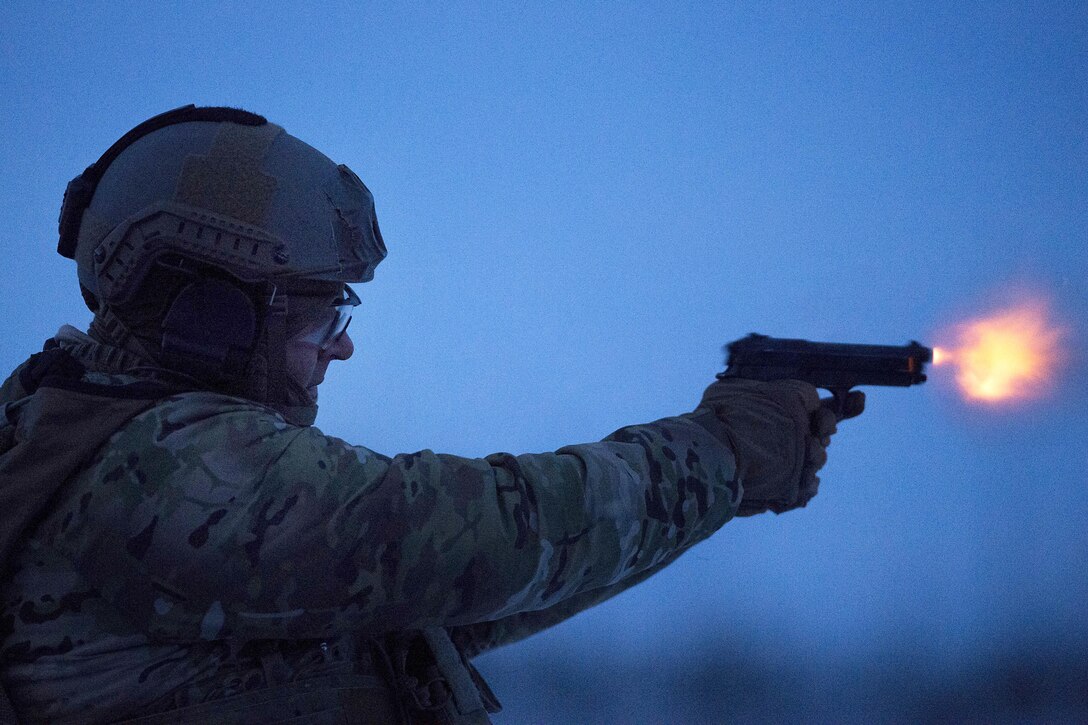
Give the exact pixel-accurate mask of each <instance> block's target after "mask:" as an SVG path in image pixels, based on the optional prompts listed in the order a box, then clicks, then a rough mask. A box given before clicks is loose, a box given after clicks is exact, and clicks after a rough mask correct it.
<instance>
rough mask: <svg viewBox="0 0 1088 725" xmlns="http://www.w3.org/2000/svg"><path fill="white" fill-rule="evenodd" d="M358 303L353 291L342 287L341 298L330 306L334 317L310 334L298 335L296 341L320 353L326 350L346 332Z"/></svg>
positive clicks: (357, 297) (345, 286)
mask: <svg viewBox="0 0 1088 725" xmlns="http://www.w3.org/2000/svg"><path fill="white" fill-rule="evenodd" d="M359 302H360V300H359V295H357V294H355V290H353V289H352V288H351V287H348V286H347V285H344V293H343V297H341V298H340V299H338V300H337V301H336V302H334V303H333V305H332V306H333V309H334V310H335V311H336V314H335V316H332V318H331V319H330V320H329V322H328V323H327V324H325V325H321V326H319V327H317V328H316V329H314V330H313V331H312V332H309V333H306V334H304V335H300V336H299V337H297V338H296V339H297V340H301V341H302V342H309V343H312V344H314V345H317V347H318V348H319V349H320V350H321V351H322V352H324V351H326V350H328V349H329V348H330V347H332V346H333V345H335V344H336V341H337V340H339V339H340V336H341V335H343V334H344V332H346V331H347V329H348V323H350V322H351V313H352V310H354V309H355V308H356V307H358V305H359Z"/></svg>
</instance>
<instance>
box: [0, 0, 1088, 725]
mask: <svg viewBox="0 0 1088 725" xmlns="http://www.w3.org/2000/svg"><path fill="white" fill-rule="evenodd" d="M329 5H331V7H326V6H325V5H322V6H320V7H319V6H316V5H303V4H291V3H266V4H264V5H263V6H260V7H259V6H257V4H249V3H185V4H181V3H177V4H167V3H160V4H154V5H151V4H141V3H97V4H95V3H91V4H76V3H67V4H60V3H57V4H42V3H30V2H15V3H5V4H4V5H3V7H2V8H0V109H2V113H0V136H2V137H3V138H4V139H5V143H4V144H0V163H2V168H3V169H4V173H3V174H2V175H0V198H3V199H5V200H6V203H5V204H4V205H3V206H2V207H0V219H2V225H0V254H2V258H3V260H4V263H3V264H2V265H0V311H2V312H3V315H2V317H0V329H2V331H3V333H2V334H3V337H2V339H3V341H4V342H3V344H2V345H0V367H3V368H4V369H5V370H9V369H11V368H13V367H14V366H15V365H16V364H18V363H19V362H21V361H22V360H23V359H24V358H25V357H26V356H27V355H29V354H30V353H31V352H34V351H36V350H37V349H39V348H40V345H41V343H42V341H43V340H44V339H45V338H46V337H48V336H50V335H51V334H53V333H54V332H55V331H56V328H57V327H59V326H60V325H61V324H64V323H72V324H76V325H79V326H83V325H86V324H87V322H88V321H89V313H87V311H86V310H85V309H84V308H83V306H82V302H81V300H80V297H79V292H78V287H77V285H76V282H75V270H74V265H72V263H71V262H69V261H68V260H65V259H62V258H61V257H59V256H58V255H57V254H56V253H55V247H56V217H57V210H58V208H59V204H60V198H61V195H62V193H63V190H64V186H65V184H66V183H67V181H68V180H69V179H70V178H71V177H72V176H74V175H76V174H77V173H79V172H80V171H81V170H82V169H83V168H84V167H85V166H86V165H88V164H89V163H91V162H92V161H94V160H95V159H96V158H97V157H98V155H99V154H100V153H101V152H102V151H103V150H105V148H106V147H108V146H109V145H110V144H111V143H112V142H113V141H114V140H115V139H116V138H117V137H119V136H120V135H121V134H122V133H124V132H125V131H126V130H128V129H129V128H130V127H132V126H134V125H135V124H136V123H138V122H139V121H141V120H143V119H144V118H147V117H148V116H150V115H153V114H155V113H158V112H161V111H163V110H166V109H169V108H173V107H176V106H179V105H183V104H186V103H190V102H193V103H197V104H200V105H233V106H240V107H243V108H246V109H248V110H252V111H255V112H258V113H261V114H264V115H266V116H267V117H268V118H269V119H270V120H272V121H274V122H276V123H278V124H280V125H282V126H284V127H285V128H286V129H287V130H288V131H289V132H291V133H292V134H294V135H296V136H298V137H300V138H302V139H304V140H306V141H307V142H309V143H311V144H312V145H314V146H316V147H317V148H319V149H321V150H322V151H324V152H326V153H327V154H328V155H329V156H331V157H332V158H334V159H335V160H337V161H338V162H343V163H347V164H348V165H350V166H351V167H352V168H353V169H354V170H355V171H356V172H357V173H358V174H359V175H360V176H361V177H362V178H363V180H364V181H365V182H366V183H367V185H368V186H369V187H370V189H371V190H372V191H373V192H374V194H375V197H376V200H377V205H378V213H379V218H380V220H381V225H382V230H383V233H384V235H385V238H386V242H387V245H388V247H389V257H388V259H387V260H386V261H385V262H384V263H383V264H382V266H381V267H380V268H379V269H378V273H377V276H376V278H375V280H374V281H373V282H372V283H370V284H368V285H365V286H364V287H362V288H361V289H360V290H359V292H360V294H361V296H362V298H363V307H362V308H360V313H359V314H358V315H357V317H356V320H355V321H354V322H353V323H352V331H353V333H354V338H355V340H356V348H357V353H356V356H355V358H354V359H352V360H351V361H350V362H348V363H347V364H343V365H339V366H334V367H333V369H332V370H330V373H329V376H328V380H327V382H326V384H325V386H324V387H323V388H322V410H321V413H320V415H319V418H318V425H319V426H320V427H322V428H323V429H324V430H325V431H326V432H328V433H330V434H334V435H337V436H340V437H343V438H345V439H347V440H349V441H352V442H357V443H360V444H363V445H366V446H368V447H371V448H374V449H376V450H379V451H382V452H384V453H388V454H392V453H396V452H401V451H411V450H418V449H421V448H430V449H433V450H438V451H442V452H448V453H457V454H461V455H485V454H487V453H492V452H495V451H500V450H504V451H512V452H530V451H542V450H552V449H555V448H557V447H559V446H561V445H564V444H568V443H575V442H583V441H589V440H595V439H599V438H601V437H603V436H604V435H606V434H608V433H610V432H611V431H613V430H615V429H616V428H618V427H620V426H622V425H625V424H629V423H637V422H644V421H647V420H652V419H655V418H658V417H662V416H666V415H672V414H676V413H679V412H683V411H686V410H690V408H691V407H692V406H693V405H694V404H695V402H696V401H697V400H698V398H699V396H700V394H701V391H702V389H703V387H704V386H705V385H706V384H707V383H709V382H710V380H712V377H713V374H714V373H715V372H717V371H718V370H719V369H720V368H721V363H722V353H721V346H722V344H723V343H725V342H727V341H729V340H732V339H735V338H738V337H741V336H743V335H745V334H747V333H748V332H751V331H760V332H764V333H767V334H773V335H780V336H789V337H807V338H810V339H817V340H835V341H844V342H847V341H849V342H867V343H885V344H902V343H905V342H907V341H908V340H910V339H919V340H921V341H923V342H925V343H928V344H934V343H936V342H938V341H937V340H935V339H934V338H933V336H934V335H935V334H937V331H939V330H941V329H943V328H945V327H946V326H947V325H949V324H951V323H953V322H955V321H957V320H959V319H962V318H964V317H967V316H970V315H972V314H975V313H978V312H982V311H985V310H987V309H991V308H992V307H993V306H995V305H997V304H1000V303H1001V302H1002V301H1003V300H1004V299H1005V298H1006V297H1007V296H1008V295H1009V294H1011V290H1014V289H1018V288H1020V287H1022V286H1025V285H1026V286H1029V287H1032V288H1034V289H1036V290H1040V291H1042V292H1044V293H1045V294H1046V295H1048V296H1049V297H1050V298H1051V299H1052V301H1053V305H1054V309H1055V310H1056V311H1057V314H1058V315H1059V317H1060V318H1061V320H1062V322H1063V323H1064V324H1065V325H1066V326H1067V327H1068V328H1070V329H1071V331H1072V334H1071V336H1070V337H1069V338H1068V339H1067V348H1068V350H1069V352H1070V365H1069V368H1068V370H1067V374H1066V376H1065V377H1064V378H1063V380H1062V382H1061V385H1060V387H1059V392H1058V394H1057V395H1056V396H1054V397H1052V398H1050V399H1048V400H1045V401H1042V402H1040V403H1036V404H1035V405H1033V406H1028V407H1021V408H1017V409H1015V410H1012V411H980V410H978V409H976V408H972V407H970V406H967V405H965V404H963V403H962V402H960V401H958V400H957V398H956V396H955V394H954V393H953V391H952V390H951V385H950V380H949V375H948V374H947V371H943V370H938V371H935V373H934V375H933V380H932V381H931V383H930V384H927V385H926V386H923V387H921V388H914V389H911V390H871V391H870V396H869V411H868V412H867V413H866V414H865V415H864V416H862V417H861V418H860V419H858V420H856V421H852V422H851V423H850V424H847V425H844V426H843V431H842V432H841V433H840V434H839V435H838V436H837V437H836V438H835V441H834V443H833V445H832V448H831V451H830V454H831V461H830V463H829V464H828V466H827V468H826V469H825V474H824V476H823V480H824V484H823V487H822V490H821V494H820V496H819V497H818V498H817V499H815V500H814V501H813V503H812V504H811V505H810V506H809V507H808V509H806V510H804V511H801V512H795V513H791V514H788V515H784V516H781V517H774V516H764V517H759V518H757V519H748V520H743V521H736V522H733V523H731V524H729V525H727V526H726V527H725V528H724V529H723V530H722V531H721V532H719V533H718V534H717V535H716V536H715V537H714V538H713V539H712V540H710V541H709V542H707V543H705V544H703V545H701V546H700V547H698V548H697V549H696V550H694V551H693V552H691V553H690V554H689V555H688V556H686V557H685V558H684V560H682V561H680V562H679V563H678V564H677V565H676V566H674V567H673V568H672V570H670V571H667V572H664V573H662V574H661V575H659V576H658V577H656V578H655V579H654V580H652V581H651V582H649V583H647V584H646V585H644V586H642V587H640V588H638V589H636V590H634V591H632V592H630V593H628V594H627V595H624V596H623V597H620V598H619V599H617V600H616V601H613V602H611V603H609V604H607V605H605V606H602V607H599V608H598V609H596V610H594V611H592V612H589V613H587V614H585V615H583V616H581V617H579V618H578V619H576V620H574V621H572V622H569V623H567V624H565V625H564V626H562V627H559V628H557V629H556V630H554V631H552V632H549V633H547V634H545V635H542V636H540V637H538V638H536V639H535V640H533V641H530V642H527V643H524V644H521V645H516V646H514V647H511V648H508V649H507V650H505V651H502V652H499V653H496V654H493V655H489V656H487V657H485V658H482V659H481V661H480V665H481V668H482V669H483V670H484V672H485V674H487V675H491V676H492V679H493V680H495V684H496V686H497V689H499V694H500V697H502V698H503V699H504V700H505V701H506V702H507V704H508V711H507V714H506V716H505V718H506V719H505V721H507V722H520V721H523V720H526V719H534V718H535V719H540V720H543V721H547V715H546V714H545V713H546V712H548V710H547V708H549V707H552V705H550V704H548V703H549V701H548V700H547V697H548V695H547V693H543V694H542V693H541V692H539V691H538V690H539V689H540V688H534V687H533V686H532V685H531V682H532V680H533V678H534V674H539V671H538V670H539V668H540V667H542V666H543V665H541V664H540V662H541V661H542V659H541V658H543V657H544V656H545V655H546V654H547V653H548V652H568V653H573V656H574V657H576V658H577V659H578V660H583V661H585V662H586V663H587V664H586V667H587V670H586V671H587V673H589V675H587V676H591V675H592V673H593V672H594V671H596V670H595V668H598V669H599V668H601V667H605V666H606V665H605V664H601V663H609V662H623V661H641V660H645V658H647V657H650V656H656V655H659V654H660V653H662V652H667V653H669V655H670V656H671V657H678V656H682V653H683V652H684V651H686V649H687V648H695V649H696V650H699V648H700V647H703V646H704V645H705V644H706V643H707V642H718V643H721V644H722V647H726V648H728V647H734V646H735V648H737V649H742V650H744V651H747V652H753V653H757V654H759V656H761V657H765V658H770V659H771V660H774V659H775V658H782V659H790V660H793V661H800V662H802V663H808V664H810V665H812V666H813V667H818V666H821V665H822V664H823V663H842V662H869V663H872V662H877V663H879V662H882V661H886V660H888V658H891V657H893V654H894V653H902V652H904V651H907V652H911V653H913V655H912V656H916V657H917V658H918V659H920V660H921V661H924V662H926V663H927V666H930V667H932V668H934V669H938V670H940V669H942V668H944V669H949V670H955V669H956V668H962V667H966V666H969V665H970V663H971V662H976V661H978V660H979V659H984V658H986V657H987V656H989V653H993V652H997V651H1001V650H1003V649H1008V648H1014V647H1025V646H1026V647H1032V646H1035V644H1036V643H1044V642H1047V643H1050V642H1054V641H1061V642H1065V643H1073V644H1069V646H1071V647H1072V646H1078V647H1081V648H1082V649H1081V650H1079V651H1088V624H1085V622H1088V617H1086V616H1085V615H1088V605H1086V604H1085V602H1088V566H1086V563H1088V562H1086V558H1088V557H1086V554H1088V533H1086V529H1085V525H1084V521H1085V520H1086V516H1088V475H1086V474H1088V452H1086V451H1088V446H1085V443H1084V441H1085V434H1086V433H1088V414H1086V413H1085V406H1086V404H1088V384H1086V383H1085V378H1084V373H1085V371H1086V366H1085V365H1084V356H1083V351H1084V342H1083V341H1084V338H1083V330H1084V323H1085V321H1086V320H1088V294H1086V292H1088V281H1086V280H1088V275H1086V272H1088V257H1086V253H1085V242H1086V231H1088V9H1086V6H1085V5H1084V4H1082V3H1075V2H1072V3H1009V2H984V3H955V4H951V5H949V6H948V7H945V6H944V5H943V4H938V3H896V4H892V3H859V4H854V3H832V4H825V3H811V4H802V3H743V4H734V3H685V4H680V3H668V4H666V3H661V4H643V3H638V4H619V3H617V4H604V3H529V4H524V5H522V4H519V5H518V6H517V7H515V6H513V5H511V4H504V3H486V4H485V3H472V4H462V3H416V4H412V6H411V8H410V9H408V8H406V7H404V6H402V5H400V4H392V3H380V4H373V3H366V4H360V3H339V4H338V3H331V4H329ZM1076 643H1080V644H1076ZM1039 646H1042V645H1041V644H1040V645H1039ZM894 656H899V655H898V654H894ZM534 668H537V669H534ZM587 682H591V680H587ZM527 683H530V684H527ZM590 686H591V685H587V687H590ZM641 707H642V708H643V710H642V712H645V713H654V712H660V711H661V710H662V709H664V708H666V704H665V703H664V701H662V700H658V701H654V700H652V698H651V701H650V702H649V703H646V704H643V705H642V706H641ZM501 717H502V716H500V718H501ZM647 717H649V716H648V715H647ZM502 721H503V720H502V719H500V722H502Z"/></svg>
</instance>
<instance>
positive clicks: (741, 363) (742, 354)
mask: <svg viewBox="0 0 1088 725" xmlns="http://www.w3.org/2000/svg"><path fill="white" fill-rule="evenodd" d="M723 349H724V350H725V351H726V353H727V354H728V356H727V358H726V361H725V364H726V369H725V372H724V373H719V374H718V377H719V378H728V377H735V378H746V379H748V380H765V381H769V380H803V381H805V382H807V383H811V384H812V385H815V386H816V387H818V388H823V389H825V390H829V391H830V392H831V395H832V396H834V401H833V403H832V405H833V408H834V410H835V413H836V414H837V415H839V416H840V417H841V416H842V414H843V412H844V410H845V404H846V394H847V393H848V392H849V391H850V389H851V388H853V387H855V386H858V385H894V386H899V387H909V386H911V385H919V384H921V383H924V382H925V381H926V374H925V366H926V363H928V362H930V361H931V360H933V350H931V349H930V348H928V347H925V346H924V345H922V344H921V343H918V342H916V341H913V340H912V341H911V342H910V343H908V344H906V345H902V346H895V345H852V344H846V343H838V342H811V341H809V340H788V339H785V338H780V337H768V336H766V335H757V334H755V333H752V334H751V335H748V337H743V338H741V339H740V340H736V341H735V342H731V343H729V344H728V345H726V346H725V348H723Z"/></svg>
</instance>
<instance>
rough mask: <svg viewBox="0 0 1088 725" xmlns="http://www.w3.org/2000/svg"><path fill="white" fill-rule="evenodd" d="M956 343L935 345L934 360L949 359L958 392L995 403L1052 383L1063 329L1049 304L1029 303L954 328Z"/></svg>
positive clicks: (1030, 394)
mask: <svg viewBox="0 0 1088 725" xmlns="http://www.w3.org/2000/svg"><path fill="white" fill-rule="evenodd" d="M954 335H955V338H956V340H955V345H954V346H952V347H937V348H934V350H933V364H934V365H942V364H951V365H953V366H954V367H955V368H956V382H957V383H958V385H959V387H960V390H961V391H962V393H963V394H964V395H965V396H966V397H967V398H968V399H969V400H973V401H978V402H983V403H998V402H1002V401H1011V400H1024V399H1029V398H1034V397H1038V396H1040V395H1042V394H1044V393H1045V392H1046V391H1047V388H1048V384H1049V383H1052V382H1053V379H1054V377H1055V375H1056V372H1057V367H1058V365H1059V363H1060V361H1061V358H1062V353H1061V342H1062V338H1063V337H1064V335H1065V331H1064V330H1063V329H1062V328H1061V327H1060V326H1059V325H1057V324H1055V323H1054V322H1053V321H1052V320H1051V319H1050V315H1049V312H1048V308H1047V305H1046V304H1045V303H1042V302H1037V301H1035V302H1027V303H1023V304H1021V305H1020V306H1017V307H1013V308H1009V309H1005V310H1001V311H999V312H997V313H994V314H992V315H989V316H987V317H982V318H978V319H975V320H970V321H968V322H966V323H963V324H961V325H959V326H957V328H956V329H955V332H954Z"/></svg>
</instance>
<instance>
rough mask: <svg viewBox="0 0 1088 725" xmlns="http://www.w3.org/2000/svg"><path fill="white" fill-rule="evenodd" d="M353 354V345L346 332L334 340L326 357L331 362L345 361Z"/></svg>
mask: <svg viewBox="0 0 1088 725" xmlns="http://www.w3.org/2000/svg"><path fill="white" fill-rule="evenodd" d="M354 354H355V343H354V342H352V341H351V337H350V336H349V335H348V331H347V330H344V332H343V333H342V334H341V335H340V337H338V338H336V342H334V343H333V344H332V345H330V346H329V350H328V355H329V357H330V358H331V359H333V360H347V359H348V358H349V357H351V356H352V355H354Z"/></svg>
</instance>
